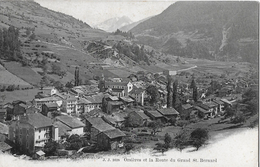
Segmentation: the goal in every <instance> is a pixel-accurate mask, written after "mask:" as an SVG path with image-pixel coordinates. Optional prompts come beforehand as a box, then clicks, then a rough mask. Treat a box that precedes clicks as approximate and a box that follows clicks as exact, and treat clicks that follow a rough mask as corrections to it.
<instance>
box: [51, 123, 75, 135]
mask: <svg viewBox="0 0 260 167" xmlns="http://www.w3.org/2000/svg"><path fill="white" fill-rule="evenodd" d="M53 125H54V126H56V127H57V128H58V129H59V136H62V135H65V134H67V132H68V131H71V128H70V127H68V126H67V125H65V124H64V123H62V122H60V121H56V122H54V124H53Z"/></svg>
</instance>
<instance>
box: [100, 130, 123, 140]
mask: <svg viewBox="0 0 260 167" xmlns="http://www.w3.org/2000/svg"><path fill="white" fill-rule="evenodd" d="M103 133H104V134H105V135H106V136H107V137H109V138H110V139H115V138H118V137H124V136H125V134H124V133H123V132H122V131H120V130H119V129H111V130H107V131H104V132H103Z"/></svg>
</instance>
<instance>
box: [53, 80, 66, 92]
mask: <svg viewBox="0 0 260 167" xmlns="http://www.w3.org/2000/svg"><path fill="white" fill-rule="evenodd" d="M53 86H54V87H55V88H56V89H58V90H63V87H64V85H63V84H62V83H61V82H60V81H56V82H54V83H53Z"/></svg>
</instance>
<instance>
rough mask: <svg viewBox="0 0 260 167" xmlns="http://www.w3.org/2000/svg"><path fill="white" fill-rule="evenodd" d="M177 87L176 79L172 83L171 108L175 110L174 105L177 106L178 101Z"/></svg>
mask: <svg viewBox="0 0 260 167" xmlns="http://www.w3.org/2000/svg"><path fill="white" fill-rule="evenodd" d="M177 87H178V80H177V79H176V80H175V81H174V82H173V87H172V107H173V108H176V105H177V99H178V91H177Z"/></svg>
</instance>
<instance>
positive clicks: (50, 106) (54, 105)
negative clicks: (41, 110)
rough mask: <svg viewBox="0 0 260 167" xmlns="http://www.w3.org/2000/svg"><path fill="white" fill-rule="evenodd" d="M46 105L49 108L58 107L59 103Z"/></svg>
mask: <svg viewBox="0 0 260 167" xmlns="http://www.w3.org/2000/svg"><path fill="white" fill-rule="evenodd" d="M44 105H46V106H47V107H48V108H57V107H58V104H57V103H46V104H44Z"/></svg>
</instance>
